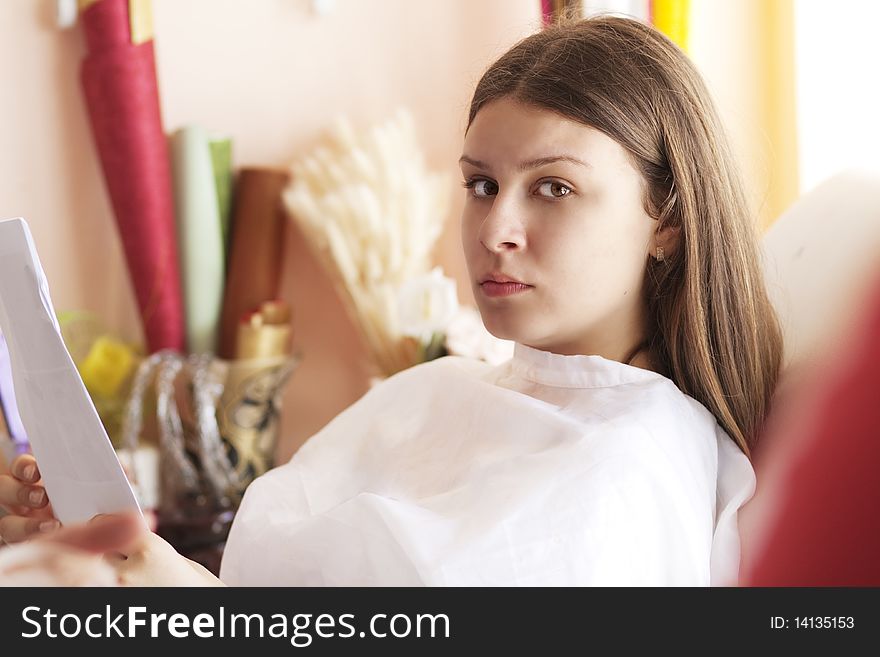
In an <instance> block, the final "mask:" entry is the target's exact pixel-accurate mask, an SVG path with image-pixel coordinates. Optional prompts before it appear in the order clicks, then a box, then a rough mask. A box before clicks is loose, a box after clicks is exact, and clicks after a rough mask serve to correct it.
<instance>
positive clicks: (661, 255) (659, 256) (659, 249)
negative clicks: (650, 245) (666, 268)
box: [655, 246, 666, 262]
mask: <svg viewBox="0 0 880 657" xmlns="http://www.w3.org/2000/svg"><path fill="white" fill-rule="evenodd" d="M655 258H657V262H663V261H664V260H666V256H665V255H664V253H663V247H662V246H658V247H657V255H656V256H655Z"/></svg>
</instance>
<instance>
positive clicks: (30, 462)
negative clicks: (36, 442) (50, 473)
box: [9, 454, 40, 484]
mask: <svg viewBox="0 0 880 657" xmlns="http://www.w3.org/2000/svg"><path fill="white" fill-rule="evenodd" d="M9 470H10V472H12V475H13V476H14V477H15V478H16V479H18V480H20V481H23V482H26V483H29V484H35V483H37V482H38V481H39V480H40V468H39V467H37V459H35V458H34V457H33V455H32V454H21V455H20V456H18V457H16V459H15V460H14V461H13V462H12V464H11V466H10V468H9Z"/></svg>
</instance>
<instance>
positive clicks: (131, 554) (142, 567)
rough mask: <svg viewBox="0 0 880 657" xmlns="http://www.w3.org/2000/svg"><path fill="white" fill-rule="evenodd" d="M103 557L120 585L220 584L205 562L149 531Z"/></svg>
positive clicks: (221, 584)
mask: <svg viewBox="0 0 880 657" xmlns="http://www.w3.org/2000/svg"><path fill="white" fill-rule="evenodd" d="M105 560H106V561H107V563H109V564H110V565H111V566H112V567H113V568H114V570H115V571H116V575H117V578H118V581H119V584H120V585H122V586H223V583H222V582H221V581H220V580H219V579H217V578H216V577H214V575H212V574H211V573H210V571H208V570H207V569H206V568H205V567H204V566H201V565H200V564H197V563H196V562H195V561H190V560H189V559H187V558H186V557H184V556H182V555H181V554H179V553H178V552H177V551H176V550H175V549H174V548H173V547H171V545H170V544H169V543H167V542H166V541H164V540H163V539H162V538H160V537H159V536H157V535H156V534H153V533H152V532H148V533H146V534H145V535H144V536H143V538H142V539H141V540H140V541H139V542H138V543H137V544H136V545H135V546H134V547H133V548H131V549H127V550H121V551H119V552H117V553H115V554H107V555H106V556H105Z"/></svg>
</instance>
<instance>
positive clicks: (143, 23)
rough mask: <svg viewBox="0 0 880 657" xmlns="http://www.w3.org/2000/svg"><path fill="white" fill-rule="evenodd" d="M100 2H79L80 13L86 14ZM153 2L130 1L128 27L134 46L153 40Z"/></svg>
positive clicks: (92, 0)
mask: <svg viewBox="0 0 880 657" xmlns="http://www.w3.org/2000/svg"><path fill="white" fill-rule="evenodd" d="M96 2H98V0H77V6H78V7H79V13H82V12H84V11H85V10H86V9H88V8H89V7H91V6H92V5H93V4H95V3H96ZM151 3H152V0H128V25H129V31H130V33H131V42H132V44H134V45H138V44H139V43H144V42H145V41H149V40H150V39H152V38H153V7H152V4H151Z"/></svg>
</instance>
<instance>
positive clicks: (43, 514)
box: [0, 454, 61, 543]
mask: <svg viewBox="0 0 880 657" xmlns="http://www.w3.org/2000/svg"><path fill="white" fill-rule="evenodd" d="M9 471H10V474H3V475H0V506H2V507H3V508H5V509H6V510H7V511H8V512H9V513H10V515H7V516H3V517H2V518H0V539H2V541H5V542H6V543H19V542H21V541H24V540H27V539H28V538H32V537H34V536H37V535H40V534H43V533H47V532H52V531H54V530H56V529H58V528H59V527H60V526H61V525H60V523H59V522H58V520H57V519H56V518H55V516H54V514H53V512H52V506H51V504H49V496H48V495H47V494H46V489H45V488H44V487H43V485H42V482H41V480H40V469H39V468H38V467H37V461H36V459H35V458H34V457H33V456H31V455H30V454H22V455H21V456H19V457H18V458H16V459H15V460H14V461H13V462H12V463H11V464H10V467H9Z"/></svg>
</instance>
